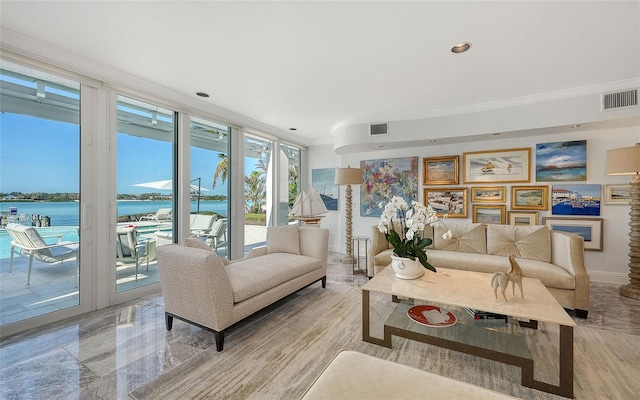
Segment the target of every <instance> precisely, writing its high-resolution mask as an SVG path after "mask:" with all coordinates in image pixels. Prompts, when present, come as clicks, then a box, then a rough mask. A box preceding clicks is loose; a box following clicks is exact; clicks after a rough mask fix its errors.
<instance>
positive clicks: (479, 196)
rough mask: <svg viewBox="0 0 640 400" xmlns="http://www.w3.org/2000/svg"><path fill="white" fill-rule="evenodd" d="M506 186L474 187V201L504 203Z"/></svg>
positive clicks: (472, 192)
mask: <svg viewBox="0 0 640 400" xmlns="http://www.w3.org/2000/svg"><path fill="white" fill-rule="evenodd" d="M505 192H506V187H505V186H493V187H481V186H478V187H472V188H471V202H472V203H503V202H504V199H505Z"/></svg>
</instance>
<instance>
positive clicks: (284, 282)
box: [157, 225, 329, 351]
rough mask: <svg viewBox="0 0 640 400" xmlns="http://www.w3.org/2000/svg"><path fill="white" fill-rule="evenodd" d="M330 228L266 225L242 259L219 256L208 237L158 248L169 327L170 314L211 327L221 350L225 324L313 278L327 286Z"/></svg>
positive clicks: (304, 285) (195, 323) (244, 316)
mask: <svg viewBox="0 0 640 400" xmlns="http://www.w3.org/2000/svg"><path fill="white" fill-rule="evenodd" d="M328 248H329V231H328V230H327V229H319V228H299V227H298V226H297V225H289V226H282V227H272V228H268V229H267V245H266V246H262V247H259V248H254V249H253V250H251V251H250V252H249V254H248V255H247V256H246V257H245V258H242V259H240V260H237V261H233V262H229V261H228V260H227V259H226V258H220V257H218V256H217V255H216V254H215V253H214V252H213V251H212V250H211V248H210V247H209V246H207V245H206V243H204V242H202V241H200V240H199V239H196V238H187V239H185V245H184V246H180V245H177V244H170V245H165V246H160V247H158V248H157V257H158V270H159V271H160V284H161V287H162V293H163V295H164V305H165V319H166V321H165V322H166V326H167V330H171V328H172V325H173V318H178V319H180V320H183V321H186V322H189V323H191V324H194V325H197V326H199V327H201V328H203V329H207V330H209V331H212V332H214V334H215V340H216V349H217V350H218V351H222V348H223V344H224V333H225V331H226V329H227V328H229V327H230V326H231V325H233V324H235V323H236V322H238V321H240V320H242V319H243V318H246V317H247V316H249V315H251V314H253V313H255V312H256V311H258V310H261V309H262V308H264V307H266V306H268V305H270V304H272V303H274V302H275V301H277V300H279V299H281V298H283V297H285V296H287V295H289V294H291V293H294V292H296V291H297V290H299V289H302V288H304V287H306V286H309V285H311V284H313V283H315V282H317V281H322V287H325V286H326V275H327V254H328Z"/></svg>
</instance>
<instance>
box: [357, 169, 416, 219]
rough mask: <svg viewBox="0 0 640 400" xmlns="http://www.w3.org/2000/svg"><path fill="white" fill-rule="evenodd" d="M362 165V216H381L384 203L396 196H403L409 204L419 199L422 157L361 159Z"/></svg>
mask: <svg viewBox="0 0 640 400" xmlns="http://www.w3.org/2000/svg"><path fill="white" fill-rule="evenodd" d="M360 168H361V169H362V178H363V181H362V186H361V190H360V216H361V217H379V216H381V215H382V208H380V203H386V202H388V201H389V199H390V198H391V197H393V196H400V197H402V198H403V199H404V200H405V201H406V202H407V203H408V204H411V201H413V200H418V157H406V158H390V159H381V160H366V161H360Z"/></svg>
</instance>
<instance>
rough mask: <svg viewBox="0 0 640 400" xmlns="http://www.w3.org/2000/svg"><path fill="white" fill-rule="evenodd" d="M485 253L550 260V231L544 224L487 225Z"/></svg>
mask: <svg viewBox="0 0 640 400" xmlns="http://www.w3.org/2000/svg"><path fill="white" fill-rule="evenodd" d="M487 254H493V255H497V256H505V257H508V256H509V255H511V254H514V255H515V256H516V257H518V258H527V259H529V260H538V261H545V262H551V233H550V231H549V227H548V226H546V225H532V226H515V225H495V224H489V225H488V226H487Z"/></svg>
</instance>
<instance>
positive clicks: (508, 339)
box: [362, 267, 576, 398]
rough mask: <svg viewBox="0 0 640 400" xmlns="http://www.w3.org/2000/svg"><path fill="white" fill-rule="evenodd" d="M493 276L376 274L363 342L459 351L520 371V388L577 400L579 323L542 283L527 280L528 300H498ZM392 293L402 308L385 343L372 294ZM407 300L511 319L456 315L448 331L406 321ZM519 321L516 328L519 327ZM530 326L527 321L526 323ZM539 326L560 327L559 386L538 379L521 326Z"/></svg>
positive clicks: (388, 325) (365, 307)
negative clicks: (395, 339) (400, 341)
mask: <svg viewBox="0 0 640 400" xmlns="http://www.w3.org/2000/svg"><path fill="white" fill-rule="evenodd" d="M490 281H491V274H487V273H481V272H471V271H463V270H455V269H445V268H438V272H437V273H432V272H430V271H426V273H425V274H424V275H423V276H421V277H420V278H418V279H413V280H405V279H399V278H397V277H396V276H395V273H394V272H393V269H392V268H391V267H389V268H385V269H383V270H382V271H380V272H379V273H378V274H376V276H375V277H373V279H371V280H370V281H368V282H367V283H366V284H364V285H363V286H362V340H364V341H366V342H369V343H373V344H377V345H380V346H385V347H388V348H391V345H392V342H391V337H392V336H400V337H404V338H408V339H412V340H416V341H420V342H423V343H428V344H432V345H436V346H439V347H444V348H447V349H451V350H456V351H460V352H463V353H467V354H471V355H474V356H479V357H484V358H487V359H490V360H495V361H499V362H503V363H506V364H510V365H515V366H518V367H520V368H521V369H522V385H523V386H527V387H531V388H534V389H538V390H542V391H545V392H549V393H553V394H557V395H561V396H565V397H570V398H573V327H574V326H576V324H575V322H574V321H573V319H571V317H570V316H569V315H568V314H567V312H566V311H565V310H564V308H562V306H561V305H560V304H559V303H558V302H557V301H556V299H555V298H554V297H553V296H552V295H551V293H549V290H547V288H546V287H545V286H544V285H543V284H542V283H541V282H540V281H539V280H538V279H532V278H526V277H525V278H524V279H523V280H522V286H523V288H524V299H523V298H521V297H520V294H519V291H518V290H516V295H515V296H513V295H512V294H511V293H512V291H511V285H510V287H509V289H508V291H507V292H508V293H507V298H508V300H509V301H508V302H506V301H505V300H504V299H502V298H501V296H500V293H498V299H496V298H495V296H494V293H493V289H492V288H491V283H490ZM370 292H379V293H384V294H389V295H391V296H392V298H393V301H395V302H397V303H399V304H398V306H397V308H396V310H395V311H394V312H393V313H392V314H391V315H390V316H389V318H388V319H387V321H386V322H385V325H384V338H376V337H372V336H371V335H370V302H369V293H370ZM400 297H401V298H408V299H413V300H419V301H423V302H428V303H429V304H436V305H442V306H443V307H444V308H447V309H450V310H456V309H457V308H463V307H466V308H472V309H476V310H483V311H489V312H492V313H497V314H504V315H507V316H509V317H510V318H509V322H508V323H505V321H504V320H481V321H477V320H474V319H473V317H471V316H470V315H468V314H467V313H466V312H464V311H461V310H458V311H454V314H455V316H456V318H457V320H458V321H457V323H456V324H455V325H453V326H450V327H445V328H440V327H429V326H424V325H421V324H418V323H416V322H415V321H413V320H411V319H410V318H409V317H408V316H407V310H408V309H409V307H411V304H408V303H406V302H401V301H400V300H399V298H400ZM514 321H516V322H517V323H515V322H514ZM526 321H528V322H526ZM538 321H539V322H545V323H549V324H557V325H559V326H560V335H559V368H560V376H559V378H560V379H559V385H553V384H549V383H546V382H541V381H537V380H535V379H534V373H533V372H534V362H533V359H532V357H531V354H530V352H529V349H528V347H527V344H526V340H525V338H524V336H523V335H522V333H521V332H520V327H521V326H522V327H527V328H534V329H537V326H538Z"/></svg>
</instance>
